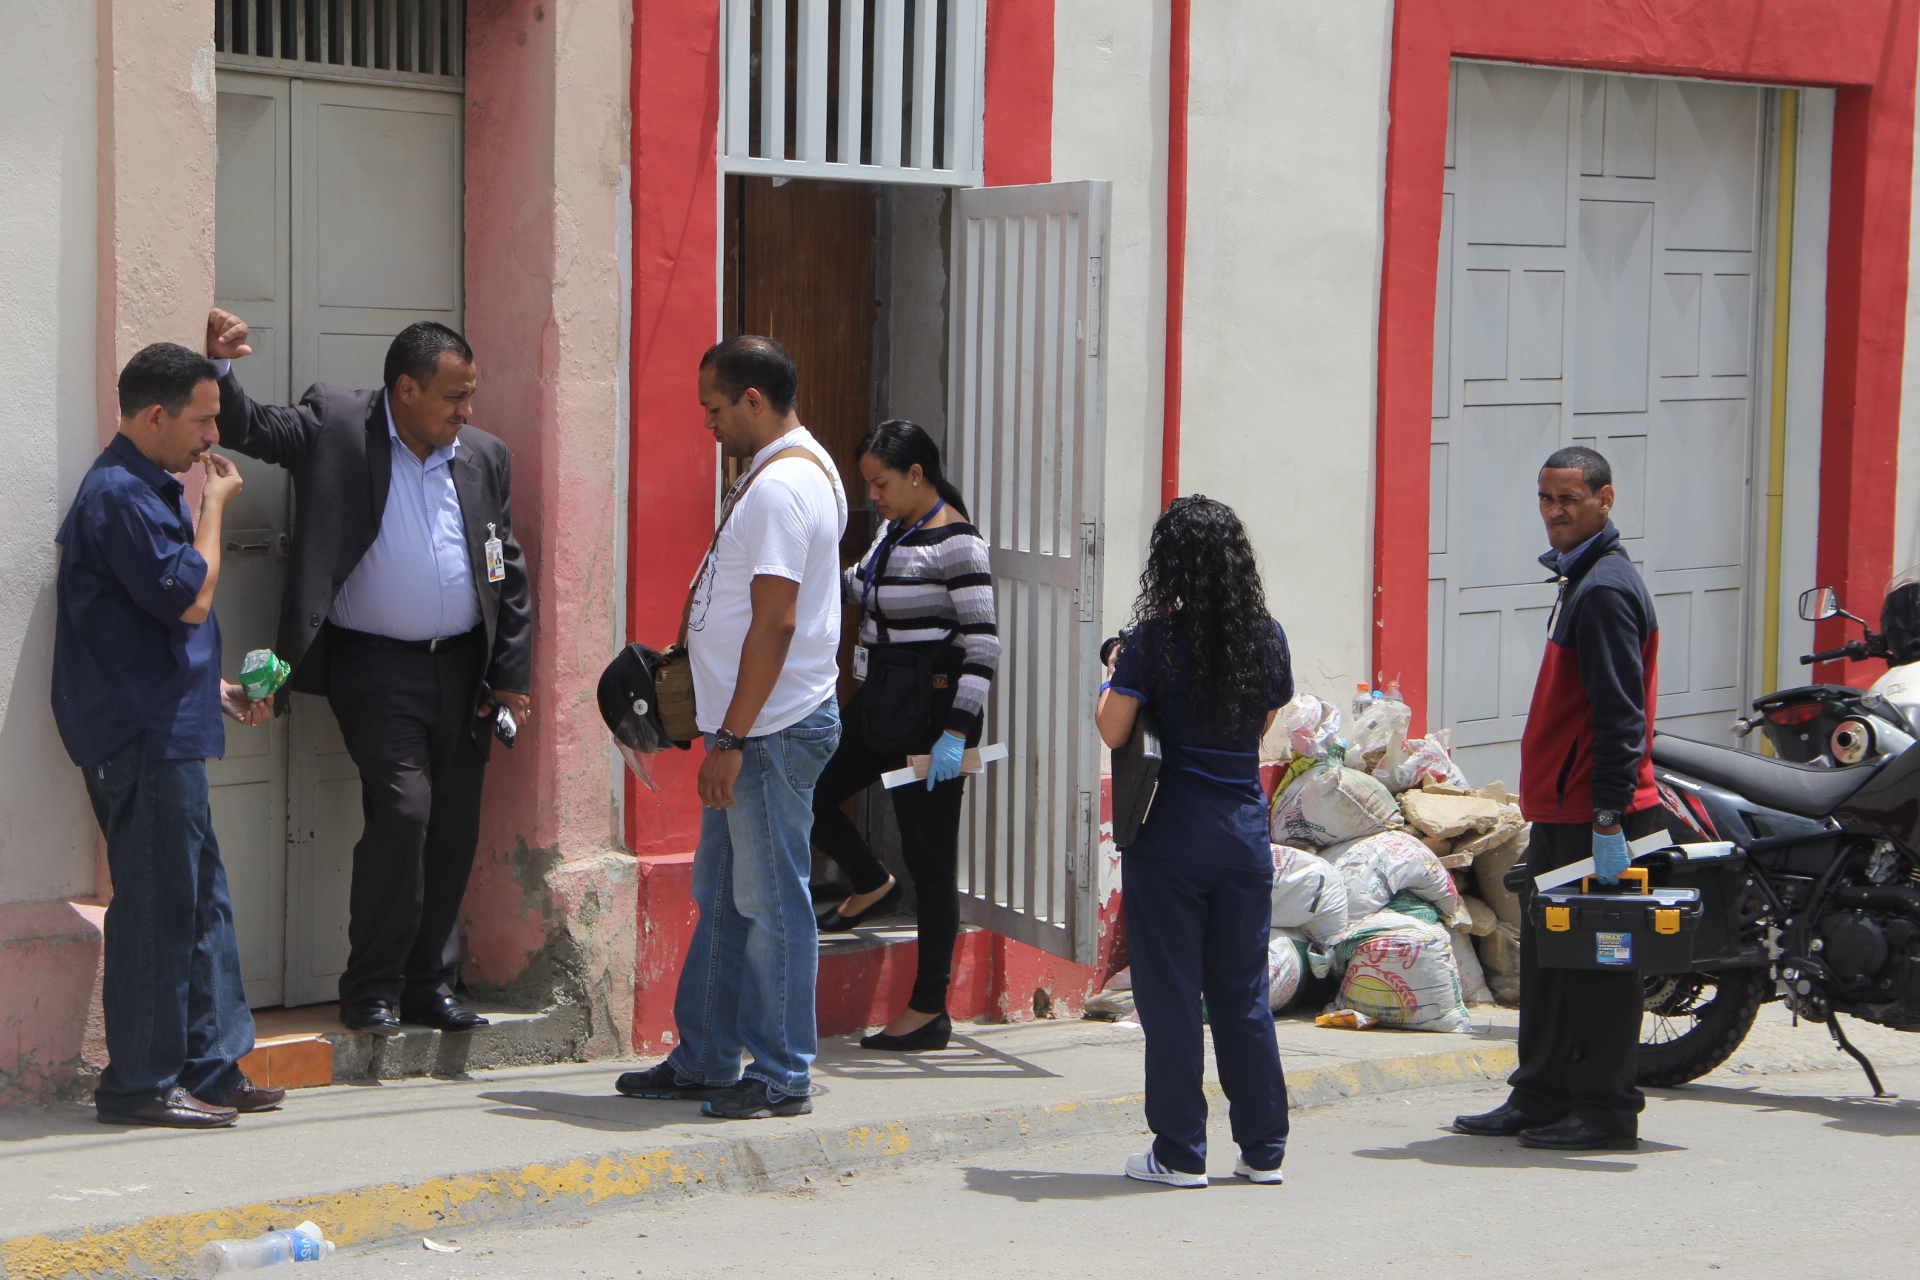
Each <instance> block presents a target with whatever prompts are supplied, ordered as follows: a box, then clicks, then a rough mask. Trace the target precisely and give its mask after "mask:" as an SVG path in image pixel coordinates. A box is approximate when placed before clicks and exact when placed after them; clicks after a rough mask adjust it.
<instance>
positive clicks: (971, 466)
mask: <svg viewBox="0 0 1920 1280" xmlns="http://www.w3.org/2000/svg"><path fill="white" fill-rule="evenodd" d="M1109 185H1110V184H1108V183H1105V182H1059V183H1050V184H1046V185H1043V186H1026V187H984V188H975V189H972V190H967V191H961V192H959V193H957V195H956V199H955V206H954V218H953V274H952V277H951V281H952V283H951V288H952V290H953V301H952V309H953V310H952V319H951V322H950V328H951V356H950V360H949V373H948V377H949V379H950V388H951V389H950V392H949V395H950V399H951V409H950V413H949V417H948V422H949V424H950V425H949V431H950V442H951V443H950V449H949V453H950V456H951V469H952V474H953V478H954V482H955V483H956V484H958V485H959V486H960V491H961V492H962V493H963V494H965V495H966V498H967V500H968V501H969V502H970V503H971V504H972V506H973V522H974V524H975V525H976V526H977V527H978V528H979V530H980V532H981V534H982V535H983V536H984V537H985V538H986V540H987V545H988V546H989V547H990V548H991V550H992V557H993V576H994V585H995V594H996V601H997V604H998V610H999V620H1000V637H1001V642H1002V646H1003V653H1004V655H1005V656H1004V659H1003V661H1002V665H1001V668H1000V673H999V678H998V679H996V680H995V681H994V684H993V693H992V697H991V699H990V701H989V704H988V707H987V720H986V737H985V739H984V741H986V742H1004V743H1005V744H1006V745H1007V747H1008V748H1009V750H1010V752H1011V755H1010V757H1009V759H1008V760H1007V762H1006V763H1005V764H998V765H990V766H988V769H987V773H986V775H985V776H984V777H983V778H981V779H979V780H978V781H976V782H974V783H973V784H971V785H970V786H969V788H968V793H967V807H966V811H965V813H964V815H963V817H962V820H961V829H960V895H961V913H962V916H963V917H964V918H965V919H966V920H967V921H968V922H969V923H972V924H977V925H981V926H984V927H986V928H989V929H992V930H994V931H995V932H997V933H1001V934H1004V935H1006V936H1008V937H1010V938H1014V939H1016V940H1018V941H1020V942H1025V943H1028V944H1030V945H1032V946H1035V947H1039V948H1041V949H1042V950H1045V951H1048V952H1051V953H1053V954H1054V955H1058V956H1064V957H1066V958H1068V959H1071V960H1075V961H1078V962H1080V963H1083V964H1084V963H1090V962H1091V961H1092V960H1093V959H1094V948H1095V943H1096V941H1097V938H1098V928H1099V919H1098V910H1099V901H1098V896H1099V895H1098V893H1097V891H1096V887H1097V884H1098V872H1099V867H1098V861H1099V853H1100V830H1099V796H1100V753H1099V743H1098V740H1097V739H1096V737H1095V731H1094V723H1093V704H1094V690H1095V687H1096V685H1097V684H1098V681H1097V679H1096V678H1095V672H1096V671H1097V670H1098V665H1099V655H1098V648H1099V642H1100V633H1099V624H1100V592H1099V583H1100V574H1099V568H1098V554H1099V549H1100V542H1101V525H1100V511H1101V507H1100V503H1101V459H1102V453H1103V447H1102V446H1103V436H1104V431H1105V421H1106V411H1105V378H1104V377H1103V375H1102V361H1101V350H1100V334H1101V288H1100V282H1101V268H1102V265H1103V260H1104V258H1105V255H1106V243H1107V224H1108V212H1107V211H1108V197H1109Z"/></svg>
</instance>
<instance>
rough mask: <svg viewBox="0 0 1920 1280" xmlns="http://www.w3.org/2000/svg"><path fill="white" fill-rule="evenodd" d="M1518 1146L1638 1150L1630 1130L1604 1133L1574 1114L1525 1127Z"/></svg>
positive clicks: (1635, 1139) (1544, 1149)
mask: <svg viewBox="0 0 1920 1280" xmlns="http://www.w3.org/2000/svg"><path fill="white" fill-rule="evenodd" d="M1520 1145H1521V1146H1523V1147H1535V1148H1537V1149H1539V1150H1541V1151H1638V1150H1639V1149H1640V1139H1639V1138H1637V1137H1635V1136H1634V1135H1632V1134H1630V1133H1625V1134H1622V1133H1608V1132H1607V1131H1606V1130H1605V1129H1602V1128H1600V1127H1599V1126H1598V1125H1592V1124H1588V1123H1587V1122H1586V1121H1585V1120H1582V1119H1580V1118H1579V1117H1578V1116H1568V1117H1567V1118H1566V1119H1565V1120H1562V1121H1560V1122H1559V1123H1557V1124H1549V1125H1542V1126H1541V1127H1540V1128H1538V1129H1528V1130H1526V1131H1525V1132H1523V1133H1522V1134H1521V1135H1520Z"/></svg>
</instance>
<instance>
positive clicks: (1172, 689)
mask: <svg viewBox="0 0 1920 1280" xmlns="http://www.w3.org/2000/svg"><path fill="white" fill-rule="evenodd" d="M1292 696H1293V671H1292V662H1291V659H1290V658H1289V656H1288V653H1287V638H1286V634H1285V633H1284V632H1282V631H1281V629H1280V624H1279V623H1278V622H1275V621H1274V620H1273V618H1272V617H1270V616H1269V615H1268V613H1267V598H1266V592H1265V591H1264V590H1263V589H1262V588H1261V585H1260V571H1259V569H1258V568H1257V567H1256V566H1255V564H1254V558H1253V545H1252V544H1251V543H1250V542H1249V541H1248V540H1247V531H1246V529H1245V528H1244V527H1243V526H1242V525H1241V523H1240V519H1239V517H1238V516H1236V515H1234V513H1233V510H1232V508H1230V507H1228V506H1226V505H1225V504H1224V503H1220V502H1215V501H1214V500H1213V499H1211V498H1205V497H1201V496H1199V495H1197V494H1196V495H1193V496H1191V497H1186V498H1180V499H1177V500H1176V501H1175V502H1174V503H1173V505H1172V506H1170V507H1168V508H1167V510H1166V512H1165V513H1164V514H1162V515H1161V517H1160V519H1159V521H1158V522H1156V523H1155V524H1154V526H1153V539H1152V542H1151V543H1150V545H1149V547H1148V550H1147V567H1146V570H1145V571H1144V572H1143V573H1142V574H1141V575H1140V598H1139V601H1138V602H1137V603H1136V604H1135V606H1134V613H1133V627H1132V629H1131V631H1130V632H1129V633H1127V635H1126V636H1125V638H1124V642H1123V643H1122V644H1121V645H1120V646H1119V647H1117V648H1116V649H1115V650H1114V652H1113V653H1112V654H1111V655H1110V657H1109V667H1108V678H1107V682H1106V683H1105V684H1103V685H1101V686H1100V704H1099V710H1098V712H1097V717H1096V718H1097V720H1098V723H1099V726H1100V737H1101V738H1102V739H1103V740H1104V741H1105V742H1106V744H1107V745H1108V746H1109V747H1114V748H1118V747H1121V746H1123V745H1125V744H1126V742H1127V740H1128V738H1129V737H1130V736H1132V733H1133V729H1134V722H1135V720H1136V719H1137V718H1138V717H1140V716H1142V715H1144V716H1146V717H1148V723H1149V724H1150V725H1152V726H1153V727H1154V728H1155V729H1156V730H1157V732H1158V733H1159V736H1160V747H1161V765H1160V781H1159V787H1158V789H1157V790H1156V791H1155V793H1154V797H1153V804H1152V807H1151V808H1150V809H1149V810H1148V811H1147V817H1146V820H1145V821H1144V822H1143V823H1141V825H1140V831H1139V834H1138V835H1137V836H1136V837H1135V839H1134V841H1133V843H1132V844H1131V845H1129V846H1128V847H1127V848H1126V849H1124V850H1122V851H1121V862H1120V867H1121V884H1122V901H1123V904H1124V908H1125V911H1126V921H1127V955H1128V960H1129V963H1130V964H1131V967H1132V971H1133V997H1134V1006H1135V1008H1136V1009H1138V1010H1139V1014H1140V1025H1141V1026H1142V1027H1143V1028H1144V1029H1145V1031H1146V1037H1147V1045H1146V1069H1147V1125H1148V1127H1149V1128H1151V1129H1152V1130H1153V1134H1154V1139H1153V1147H1152V1149H1151V1150H1149V1151H1146V1152H1144V1153H1142V1154H1140V1155H1136V1156H1130V1157H1128V1159H1127V1168H1126V1174H1127V1176H1128V1177H1129V1178H1138V1179H1140V1180H1142V1181H1145V1182H1162V1183H1167V1184H1169V1185H1171V1186H1176V1187H1204V1186H1206V1185H1207V1174H1206V1169H1207V1103H1206V1097H1205V1095H1204V1094H1203V1093H1202V1092H1201V1070H1202V1066H1203V1062H1202V1057H1203V1053H1204V1048H1203V1045H1204V1041H1203V1038H1202V1032H1201V997H1202V996H1204V997H1205V999H1206V1017H1207V1021H1209V1022H1210V1023H1211V1024H1212V1027H1213V1051H1214V1057H1215V1059H1216V1060H1217V1061H1218V1063H1219V1065H1220V1085H1221V1088H1222V1089H1223V1090H1224V1091H1225V1093H1226V1095H1227V1098H1228V1104H1227V1110H1228V1116H1229V1118H1230V1119H1231V1121H1232V1125H1233V1139H1234V1142H1235V1143H1237V1144H1238V1145H1239V1148H1240V1158H1239V1159H1238V1160H1237V1161H1236V1162H1235V1164H1234V1169H1233V1171H1234V1173H1235V1174H1236V1175H1238V1176H1240V1177H1243V1178H1248V1179H1251V1180H1252V1181H1254V1182H1269V1183H1274V1182H1279V1181H1280V1180H1281V1175H1280V1161H1281V1158H1282V1157H1283V1156H1284V1155H1285V1154H1286V1147H1287V1085H1286V1080H1285V1079H1284V1078H1283V1077H1282V1075H1281V1073H1280V1048H1279V1045H1278V1043H1277V1042H1276V1041H1275V1039H1274V1034H1273V1012H1272V1010H1271V1009H1269V1008H1268V1006H1267V936H1268V935H1267V930H1268V921H1269V918H1270V915H1271V911H1272V905H1271V904H1272V893H1273V855H1272V852H1271V850H1270V848H1269V845H1268V839H1267V807H1266V801H1265V797H1264V795H1263V794H1262V792H1261V789H1260V739H1261V737H1262V735H1264V734H1265V732H1266V730H1267V729H1268V728H1269V727H1271V726H1272V724H1273V718H1274V715H1275V714H1276V713H1277V712H1278V710H1279V708H1280V707H1282V706H1284V705H1285V704H1286V702H1287V700H1288V699H1289V698H1291V697H1292Z"/></svg>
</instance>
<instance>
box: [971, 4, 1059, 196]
mask: <svg viewBox="0 0 1920 1280" xmlns="http://www.w3.org/2000/svg"><path fill="white" fill-rule="evenodd" d="M985 129H986V139H985V141H986V167H987V185H988V186H990V187H1008V186H1018V185H1020V184H1023V183H1029V182H1051V181H1052V180H1053V0H988V4H987V102H986V112H985Z"/></svg>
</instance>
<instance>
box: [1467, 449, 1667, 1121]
mask: <svg viewBox="0 0 1920 1280" xmlns="http://www.w3.org/2000/svg"><path fill="white" fill-rule="evenodd" d="M1612 509H1613V470H1612V468H1611V467H1610V466H1608V464H1607V460H1606V459H1605V458H1603V457H1601V456H1600V455H1599V454H1598V453H1595V452H1594V451H1593V450H1592V449H1586V448H1581V447H1579V446H1575V447H1573V448H1569V449H1562V450H1560V451H1559V452H1557V453H1555V454H1554V455H1553V456H1552V457H1550V458H1548V459H1547V462H1546V465H1545V466H1544V467H1542V468H1541V469H1540V517H1541V519H1542V520H1543V521H1544V522H1545V524H1546V526H1547V540H1548V541H1549V542H1550V543H1551V544H1552V546H1553V550H1551V551H1549V552H1548V553H1547V554H1545V555H1543V556H1541V557H1540V563H1541V564H1543V565H1545V566H1546V567H1547V569H1549V570H1550V571H1551V572H1552V573H1553V574H1554V575H1555V576H1556V577H1557V578H1558V579H1559V586H1560V598H1559V600H1558V601H1556V602H1555V604H1554V608H1553V613H1552V614H1551V615H1550V618H1549V621H1548V623H1547V650H1546V653H1545V655H1544V656H1543V657H1542V658H1541V661H1540V676H1539V679H1538V680H1537V681H1536V682H1535V683H1534V687H1533V705H1532V707H1531V708H1530V709H1529V710H1528V712H1527V728H1526V733H1525V734H1524V735H1523V736H1522V738H1521V740H1520V808H1521V811H1522V812H1523V813H1524V814H1525V815H1526V817H1527V820H1528V821H1529V822H1531V823H1533V838H1532V841H1531V842H1530V843H1529V845H1528V847H1527V863H1526V871H1527V874H1528V875H1529V876H1536V875H1540V874H1543V873H1545V872H1548V871H1555V870H1558V869H1559V868H1561V867H1564V866H1569V865H1571V864H1574V863H1577V862H1581V861H1583V860H1585V859H1587V858H1589V857H1591V858H1592V859H1593V862H1594V872H1595V874H1596V875H1597V876H1598V877H1599V878H1600V879H1601V881H1603V882H1604V883H1607V884H1613V883H1617V882H1618V880H1619V877H1620V873H1621V872H1622V871H1624V870H1626V868H1627V863H1628V862H1629V861H1630V855H1629V853H1628V850H1627V844H1628V841H1630V840H1633V839H1637V838H1639V837H1641V836H1644V835H1647V834H1650V833H1651V832H1653V831H1656V830H1659V829H1660V828H1661V827H1662V826H1663V825H1664V823H1663V821H1662V819H1661V817H1660V814H1661V812H1662V811H1661V808H1660V800H1659V795H1658V793H1657V792H1656V791H1655V789H1654V783H1653V759H1652V750H1653V717H1654V690H1655V688H1656V686H1657V682H1658V677H1657V665H1658V664H1657V658H1658V655H1659V651H1660V630H1659V625H1658V623H1657V622H1656V621H1655V619H1654V614H1653V598H1652V596H1651V595H1649V594H1648V592H1647V587H1646V584H1645V583H1644V582H1642V581H1641V579H1640V572H1639V570H1637V569H1636V568H1634V565H1633V561H1632V560H1631V559H1630V558H1629V557H1628V555H1627V553H1626V550H1625V549H1624V548H1623V547H1621V545H1620V531H1619V530H1618V529H1616V528H1614V527H1613V522H1612V521H1611V520H1609V519H1608V515H1609V513H1610V512H1611V511H1612ZM1530 893H1531V890H1529V895H1530ZM1642 999H1643V997H1642V987H1641V981H1640V975H1639V974H1638V973H1636V972H1634V971H1633V970H1631V969H1627V970H1620V971H1606V970H1586V969H1543V968H1541V967H1540V964H1539V956H1538V952H1537V949H1536V947H1535V942H1534V937H1533V926H1532V924H1531V923H1530V922H1529V923H1525V924H1522V926H1521V931H1520V1045H1519V1049H1520V1066H1519V1069H1518V1070H1516V1071H1515V1072H1514V1073H1513V1075H1512V1076H1511V1077H1510V1078H1509V1079H1508V1081H1507V1083H1508V1084H1509V1085H1511V1086H1512V1087H1513V1092H1512V1094H1511V1096H1509V1097H1508V1099H1507V1102H1506V1104H1505V1105H1504V1106H1502V1107H1500V1108H1499V1109H1498V1110H1495V1111H1491V1112H1489V1113H1487V1114H1486V1115H1480V1116H1461V1117H1459V1118H1458V1119H1457V1120H1455V1121H1454V1128H1455V1130H1456V1131H1457V1132H1460V1133H1466V1134H1472V1135H1475V1136H1479V1137H1498V1136H1506V1135H1510V1134H1517V1135H1518V1136H1519V1138H1520V1143H1521V1145H1522V1146H1528V1147H1544V1148H1547V1149H1550V1150H1559V1151H1593V1150H1601V1149H1606V1150H1628V1151H1631V1150H1635V1149H1637V1148H1638V1146H1639V1136H1638V1135H1639V1116H1640V1110H1641V1108H1642V1107H1643V1106H1645V1105H1646V1100H1645V1099H1644V1098H1643V1097H1642V1096H1641V1093H1640V1090H1639V1089H1638V1088H1636V1087H1635V1085H1634V1077H1635V1075H1636V1074H1637V1071H1638V1066H1639V1063H1638V1058H1639V1048H1640V1020H1641V1011H1642Z"/></svg>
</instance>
